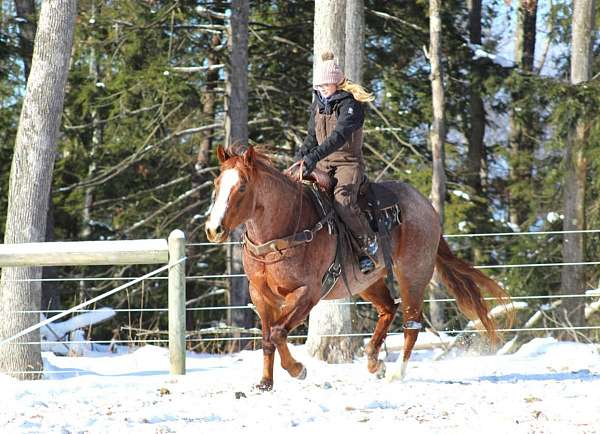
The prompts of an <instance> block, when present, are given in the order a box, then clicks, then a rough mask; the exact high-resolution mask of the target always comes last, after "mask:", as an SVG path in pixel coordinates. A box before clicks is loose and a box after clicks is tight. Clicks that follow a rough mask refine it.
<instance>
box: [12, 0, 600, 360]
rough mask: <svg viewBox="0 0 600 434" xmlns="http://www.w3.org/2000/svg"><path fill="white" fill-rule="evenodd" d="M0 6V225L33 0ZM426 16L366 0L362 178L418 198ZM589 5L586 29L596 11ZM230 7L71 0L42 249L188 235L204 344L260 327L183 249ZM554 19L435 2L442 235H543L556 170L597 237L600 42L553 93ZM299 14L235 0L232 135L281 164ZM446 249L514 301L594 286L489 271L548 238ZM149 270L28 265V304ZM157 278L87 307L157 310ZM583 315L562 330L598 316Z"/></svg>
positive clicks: (584, 279)
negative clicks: (239, 58) (575, 77)
mask: <svg viewBox="0 0 600 434" xmlns="http://www.w3.org/2000/svg"><path fill="white" fill-rule="evenodd" d="M0 6H1V10H0V105H1V107H2V110H1V112H0V235H1V236H3V235H4V233H3V231H4V228H5V218H6V209H7V201H8V185H9V174H10V167H11V161H12V157H13V148H14V145H15V140H16V134H17V128H18V125H19V116H20V112H21V107H22V102H23V96H24V94H25V89H26V83H27V81H26V79H27V74H28V72H29V68H30V66H31V56H32V47H33V40H34V35H35V25H36V16H37V15H36V14H37V13H38V12H39V2H38V1H34V0H15V1H9V0H2V1H1V2H0ZM477 6H479V7H480V8H481V9H480V15H479V16H478V17H479V18H478V22H476V21H477V14H474V12H473V11H474V8H476V7H477ZM428 13H429V2H427V1H420V0H415V1H394V2H390V1H378V0H365V1H364V22H365V43H364V66H363V72H364V75H363V78H362V82H363V84H364V85H365V86H366V87H367V88H368V89H370V90H372V91H373V92H374V93H375V96H376V99H375V101H374V102H373V104H372V105H371V106H370V108H369V110H368V114H367V119H366V123H365V148H364V153H365V158H366V162H367V170H368V174H369V176H370V178H371V179H380V178H384V179H396V180H402V181H406V182H409V183H411V184H412V185H414V186H416V187H417V188H418V189H419V190H420V191H421V192H422V193H423V194H424V195H426V196H428V195H429V194H430V191H431V179H432V151H431V145H430V140H429V130H430V127H431V123H432V118H433V113H432V92H431V82H430V63H429V59H428V58H427V54H428V53H427V48H426V47H427V46H428V45H429V38H430V33H429V16H428ZM595 13H596V17H595V19H594V21H595V22H596V23H598V20H599V18H600V13H598V11H597V9H596V10H595ZM230 17H231V4H230V3H229V2H225V1H191V0H177V1H161V0H145V1H133V0H119V1H97V0H81V1H79V2H78V14H77V21H76V25H75V36H74V42H73V50H72V53H71V60H70V70H69V75H68V82H67V87H66V93H65V102H64V112H63V117H62V124H61V128H60V136H59V141H58V151H57V155H56V162H55V166H54V173H53V179H52V189H51V197H50V200H51V205H50V210H49V213H48V225H47V231H46V232H47V234H46V239H47V240H48V241H51V240H108V239H140V238H165V237H166V236H167V235H168V233H169V232H170V231H171V230H172V229H175V228H180V229H183V230H184V231H185V233H186V236H187V240H188V242H189V243H190V244H195V245H189V247H188V257H189V260H188V262H187V265H186V267H187V270H186V271H187V275H188V276H189V280H188V282H187V300H188V302H187V307H188V308H189V309H191V310H190V311H188V315H187V330H188V331H190V333H192V334H195V335H196V336H204V337H206V336H216V335H220V333H221V332H220V331H219V330H221V331H223V332H226V333H229V334H231V333H232V329H230V328H227V327H224V325H225V324H229V325H231V324H233V325H239V326H243V327H245V328H251V327H256V326H257V325H258V318H257V317H256V316H255V315H254V314H253V313H252V312H251V311H250V310H247V311H245V314H244V315H241V316H238V317H236V318H232V317H231V314H228V313H227V312H228V311H226V310H219V309H213V308H214V307H215V306H224V305H228V304H234V305H239V304H240V303H241V304H244V303H243V298H244V297H246V298H247V295H242V301H241V302H240V298H239V296H238V297H237V298H236V297H234V295H233V294H232V293H231V291H230V284H229V282H230V281H229V280H227V279H223V278H219V277H214V278H206V277H205V276H220V275H222V274H223V273H226V272H227V271H228V270H230V269H231V267H229V266H227V265H226V264H227V258H228V256H229V255H230V253H228V252H230V250H231V249H228V248H223V247H222V246H207V245H202V244H201V243H203V242H205V241H206V240H205V237H204V231H203V223H204V220H205V217H206V210H207V208H208V205H209V203H210V197H211V196H210V193H211V190H212V180H213V178H214V177H215V175H216V174H217V173H218V164H217V161H216V157H215V155H214V150H215V149H216V146H217V145H218V144H220V143H224V142H225V128H224V124H225V110H226V107H225V94H226V90H227V86H228V74H227V70H228V67H229V64H230V59H231V57H230V54H231V53H230V51H229V49H228V42H229V39H230V37H229V35H230ZM572 18H573V4H572V2H568V1H561V0H545V1H539V2H537V1H531V0H530V1H512V2H505V1H502V0H500V1H494V0H492V1H483V2H481V1H479V2H477V1H475V0H471V1H469V2H462V1H452V0H450V1H444V2H443V8H442V35H443V36H442V41H441V42H442V62H443V70H444V86H445V111H444V115H445V122H446V131H447V135H446V139H445V175H446V194H445V196H444V198H445V201H444V202H445V212H444V233H445V234H447V235H457V234H460V235H464V234H481V233H485V234H488V233H506V232H512V233H518V232H529V231H560V230H562V229H563V228H564V227H565V223H564V215H565V211H564V210H565V207H566V201H567V200H568V196H567V195H565V191H566V183H567V182H568V181H567V180H568V176H569V174H572V173H574V172H573V170H577V172H576V174H577V177H578V179H579V180H580V182H583V183H584V185H585V189H584V195H583V199H582V201H580V202H578V203H577V204H576V205H575V206H576V207H578V210H579V211H580V212H581V213H583V215H584V216H585V218H584V221H582V222H580V225H581V227H580V228H581V229H600V194H599V193H600V191H599V190H600V176H598V172H599V169H600V168H599V164H600V140H599V138H600V128H599V125H600V122H598V121H599V120H600V114H599V112H598V108H599V107H600V86H599V83H600V79H599V73H600V44H599V43H598V42H599V41H600V38H599V35H598V31H597V30H594V33H593V35H592V41H593V45H592V50H591V52H590V54H589V55H590V56H591V57H590V60H591V65H592V71H591V79H590V80H588V81H586V82H585V83H582V84H578V85H574V84H571V78H570V77H571V76H570V71H571V66H572V64H571V62H572V60H571V59H572V56H571V54H572V53H571V35H572V33H571V30H572ZM313 20H314V2H311V1H253V2H250V7H249V25H248V26H249V40H248V53H247V56H248V74H247V79H248V92H249V93H248V101H247V107H248V120H249V122H248V133H249V143H250V144H253V145H255V146H257V147H259V148H260V149H262V150H263V151H265V152H267V153H269V155H271V156H272V159H273V161H274V162H275V163H276V164H277V165H278V166H279V167H281V168H283V167H286V166H287V165H289V164H290V163H291V162H292V155H293V154H294V151H295V149H296V148H297V146H299V144H301V142H302V140H303V138H304V136H305V134H306V124H307V121H308V107H309V105H310V101H311V77H312V67H313V31H312V30H313ZM474 20H475V21H474ZM595 28H596V29H597V28H598V25H596V27H595ZM346 56H351V53H346ZM582 122H583V123H584V125H585V128H584V129H585V131H586V134H585V146H584V147H583V148H582V153H581V158H582V159H583V160H580V161H584V162H585V164H583V165H579V166H577V167H575V168H573V167H567V166H568V164H569V161H570V159H569V158H567V156H568V155H569V149H570V147H571V145H572V138H573V131H574V130H576V128H577V125H581V123H582ZM290 206H292V204H290ZM580 237H581V238H582V239H583V240H584V242H583V243H582V252H581V257H582V260H583V261H589V262H594V261H598V258H599V257H600V254H599V251H600V242H599V239H598V235H597V234H596V233H589V234H586V235H585V236H583V235H580ZM448 240H449V242H450V243H451V246H452V247H453V249H454V250H455V251H456V252H457V253H458V254H459V256H461V257H463V258H466V259H468V260H470V261H472V262H474V263H476V264H477V265H480V266H490V267H493V266H500V267H498V268H489V269H488V270H486V272H487V273H489V274H491V275H493V276H494V277H495V278H496V279H497V280H499V281H500V282H501V283H502V284H503V285H504V286H505V287H506V288H507V289H508V290H509V292H510V294H511V295H512V296H520V295H539V296H546V295H553V294H557V293H560V292H561V291H562V292H563V293H565V291H567V293H571V294H581V293H583V292H584V291H585V290H587V289H590V288H597V287H598V280H599V278H600V271H599V269H598V267H597V266H595V267H594V266H591V267H590V266H587V267H586V266H574V267H561V266H555V267H515V268H506V267H504V266H505V265H516V264H531V263H538V264H540V263H561V262H568V261H565V258H564V253H563V242H564V237H563V236H562V235H561V234H548V235H540V236H491V237H490V236H485V237H461V238H459V237H449V238H448ZM148 270H149V269H148V268H146V267H141V266H140V267H133V266H132V267H125V268H114V267H103V268H98V267H95V268H86V269H84V268H64V269H62V268H46V269H44V277H45V278H50V280H48V281H44V282H43V285H42V308H43V309H50V310H53V309H59V308H66V307H70V306H73V305H75V304H77V303H79V302H81V301H84V300H86V299H89V298H92V297H93V296H94V295H97V294H98V293H99V292H101V291H104V290H106V289H107V288H109V287H112V285H113V282H110V281H105V280H102V279H104V278H107V277H123V278H125V277H131V276H138V275H140V274H142V273H143V272H145V271H148ZM565 270H567V271H566V272H567V273H570V272H571V271H573V270H577V271H576V272H577V273H579V274H580V275H581V278H580V279H579V280H578V282H579V283H577V285H576V286H575V287H573V286H572V285H571V286H570V287H568V288H565ZM573 272H575V271H573ZM81 276H86V277H88V278H91V279H90V280H80V279H79V277H81ZM69 279H70V280H69ZM56 280H60V281H56ZM232 280H234V279H232ZM165 288H166V284H165V283H164V281H160V280H158V281H151V282H150V283H148V284H145V285H142V286H140V287H136V288H135V289H132V290H130V291H128V292H125V293H123V294H120V295H115V296H113V297H112V298H110V299H108V300H106V301H105V304H106V305H109V306H112V307H114V308H163V307H165V306H166V304H167V303H166V291H165ZM234 299H235V302H234ZM545 302H546V301H545V300H544V299H540V300H539V303H538V304H537V305H533V304H532V306H531V307H532V308H533V309H536V308H537V307H538V306H539V304H543V303H545ZM444 310H445V313H444V315H443V318H444V321H445V322H444V324H443V326H442V327H440V328H441V329H455V328H461V327H463V326H464V324H465V319H464V317H460V316H457V315H456V310H455V308H454V306H453V305H452V304H450V303H447V304H445V305H444ZM581 312H583V310H581ZM234 315H235V314H234ZM357 315H358V317H359V318H360V319H362V320H364V321H365V322H372V321H373V320H374V318H375V313H374V312H370V311H367V310H364V311H363V310H362V309H361V310H360V311H359V312H358V313H357ZM597 316H598V315H596V316H595V317H590V318H588V320H587V322H586V321H585V320H584V319H583V317H582V316H581V318H579V319H577V318H574V319H573V321H572V323H574V324H575V325H577V324H584V323H587V324H590V325H597V323H598V319H597ZM594 321H595V322H594ZM123 324H127V326H125V327H124V326H123ZM399 324H401V318H400V319H397V325H399ZM164 330H166V312H136V311H133V312H132V311H130V312H127V313H124V314H120V315H117V317H116V318H115V319H114V320H113V322H112V323H111V324H110V325H109V326H106V325H105V326H103V327H100V328H98V329H97V330H96V331H95V333H96V334H95V335H94V336H96V337H99V338H129V339H132V340H140V341H141V340H144V339H147V338H148V337H152V336H154V337H161V336H163V335H162V332H163V331H164ZM587 336H588V337H593V336H592V334H591V333H588V334H587ZM248 342H250V343H251V345H253V344H254V341H252V340H250V341H248ZM190 348H198V349H203V350H220V349H223V344H222V343H214V342H212V341H211V343H207V342H203V341H200V340H198V341H196V342H195V343H194V342H190Z"/></svg>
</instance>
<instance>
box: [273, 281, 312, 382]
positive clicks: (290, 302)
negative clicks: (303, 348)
mask: <svg viewBox="0 0 600 434" xmlns="http://www.w3.org/2000/svg"><path fill="white" fill-rule="evenodd" d="M317 302H318V300H317V301H314V300H312V299H311V297H310V296H309V291H308V287H307V286H300V287H299V288H296V289H295V290H294V291H292V292H291V293H289V294H288V295H287V296H286V297H285V303H284V305H283V308H282V311H281V316H280V317H279V318H277V319H276V320H275V322H274V323H273V325H272V326H271V341H272V342H273V343H275V346H276V347H277V351H278V352H279V357H280V358H281V367H282V368H283V369H285V370H286V371H288V373H289V374H290V375H291V376H292V377H294V378H297V379H299V380H304V379H305V378H306V368H305V367H304V365H303V364H302V363H300V362H298V361H297V360H296V359H294V357H293V356H292V354H291V353H290V349H289V348H288V345H287V336H288V333H289V332H291V331H292V330H294V329H295V328H296V327H298V325H300V324H301V323H302V322H303V321H304V320H305V319H306V317H307V316H308V314H309V312H310V310H311V309H312V308H313V307H314V305H315V304H316V303H317Z"/></svg>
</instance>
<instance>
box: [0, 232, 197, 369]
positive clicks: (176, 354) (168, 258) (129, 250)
mask: <svg viewBox="0 0 600 434" xmlns="http://www.w3.org/2000/svg"><path fill="white" fill-rule="evenodd" d="M184 248H185V235H184V234H183V232H182V231H180V230H174V231H173V232H171V234H170V235H169V238H168V241H167V240H129V241H73V242H49V243H23V244H4V245H0V267H17V266H19V267H22V266H56V265H60V266H73V265H125V264H160V263H163V264H164V263H165V262H168V264H167V265H164V266H162V267H160V268H158V269H156V270H154V271H152V272H150V273H147V274H146V275H144V276H140V277H138V278H135V279H134V280H131V281H130V282H127V283H125V284H123V285H120V286H119V287H117V288H114V289H112V290H110V291H107V292H105V293H103V294H101V295H99V296H97V297H94V298H93V299H91V300H88V301H86V302H84V303H81V304H79V305H77V306H75V307H73V308H71V309H68V310H65V311H62V312H61V313H58V314H57V315H54V316H52V317H51V318H48V319H45V320H43V321H40V322H38V323H37V324H34V325H32V326H30V327H28V328H26V329H25V330H21V331H20V332H18V333H16V334H14V335H13V336H9V337H7V338H5V339H4V340H2V341H0V347H2V346H3V345H5V344H7V343H9V342H12V341H14V340H16V339H18V338H19V337H21V336H24V335H26V334H28V333H30V332H32V331H34V330H37V329H39V328H41V327H43V326H45V325H48V324H50V323H52V322H53V321H56V320H57V319H60V318H62V317H64V316H66V315H68V314H70V313H73V312H76V311H77V310H78V309H80V308H82V307H85V306H88V305H90V304H92V303H95V302H97V301H99V300H101V299H103V298H106V297H108V296H110V295H112V294H115V293H116V292H119V291H121V290H123V289H125V288H128V287H130V286H132V285H134V284H136V283H138V282H141V281H143V280H145V279H147V278H149V277H151V276H153V275H155V274H158V273H160V272H162V271H165V270H169V277H168V281H169V310H168V311H169V353H170V362H171V373H172V374H185V341H184V340H185V267H184V264H183V262H184V261H185V260H186V257H185V254H184Z"/></svg>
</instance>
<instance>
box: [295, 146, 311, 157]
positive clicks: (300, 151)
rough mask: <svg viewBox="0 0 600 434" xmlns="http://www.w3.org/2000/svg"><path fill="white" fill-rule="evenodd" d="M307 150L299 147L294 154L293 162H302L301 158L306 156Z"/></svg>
mask: <svg viewBox="0 0 600 434" xmlns="http://www.w3.org/2000/svg"><path fill="white" fill-rule="evenodd" d="M308 152H309V151H308V148H307V147H306V146H304V145H302V146H300V147H299V148H298V149H297V150H296V153H295V154H294V161H300V160H302V158H303V157H304V156H305V155H306V154H308Z"/></svg>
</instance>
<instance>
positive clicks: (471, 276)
mask: <svg viewBox="0 0 600 434" xmlns="http://www.w3.org/2000/svg"><path fill="white" fill-rule="evenodd" d="M436 268H437V274H438V277H439V278H440V280H441V281H442V283H444V285H446V287H447V288H448V290H449V292H450V293H451V294H452V295H453V296H454V298H455V299H456V303H457V304H458V308H459V309H460V311H461V312H462V313H464V314H465V315H466V316H467V317H468V318H469V319H471V320H475V319H477V318H479V321H481V324H483V327H484V328H485V330H486V331H487V333H488V336H489V338H490V341H491V343H492V345H494V346H495V345H496V343H497V342H498V335H497V333H496V323H495V321H494V319H493V318H492V317H491V316H490V315H489V306H488V303H487V302H486V301H485V300H484V298H483V295H482V289H483V290H484V291H485V292H487V293H488V294H489V295H491V296H492V297H494V298H495V299H496V300H498V301H500V302H501V303H503V304H507V303H509V302H510V296H509V295H508V293H507V292H506V291H505V290H504V289H502V287H501V286H500V285H498V283H496V282H495V281H494V280H492V279H490V278H489V277H487V276H486V275H485V274H483V273H482V272H481V271H479V270H478V269H476V268H473V266H472V265H471V264H469V263H468V262H466V261H463V260H462V259H459V258H457V257H456V256H454V254H453V253H452V251H451V250H450V247H449V246H448V243H446V241H445V240H444V238H443V237H440V243H439V245H438V251H437V258H436Z"/></svg>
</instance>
